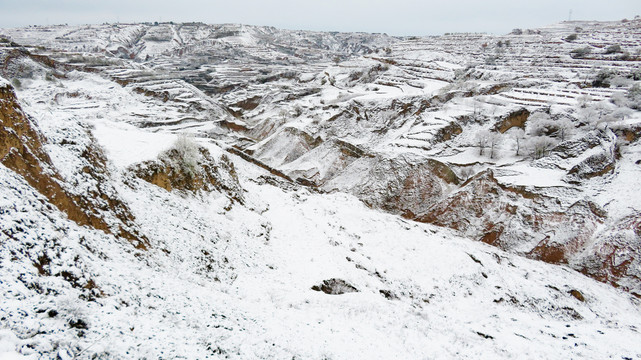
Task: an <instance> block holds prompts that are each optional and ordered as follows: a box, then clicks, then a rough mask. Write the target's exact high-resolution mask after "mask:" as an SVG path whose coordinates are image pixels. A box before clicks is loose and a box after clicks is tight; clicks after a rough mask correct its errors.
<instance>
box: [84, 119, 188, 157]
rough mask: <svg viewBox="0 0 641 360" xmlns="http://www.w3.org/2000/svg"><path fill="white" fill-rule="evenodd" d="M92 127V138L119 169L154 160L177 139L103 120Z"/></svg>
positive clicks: (175, 136) (169, 135) (172, 136)
mask: <svg viewBox="0 0 641 360" xmlns="http://www.w3.org/2000/svg"><path fill="white" fill-rule="evenodd" d="M94 126H95V129H94V131H93V134H94V136H96V138H97V139H98V142H99V143H100V145H102V147H103V148H104V149H105V151H106V153H107V155H108V157H109V159H110V160H111V161H112V162H113V163H114V165H116V166H118V167H121V168H126V167H128V166H129V165H132V164H135V163H139V162H143V161H146V160H152V159H155V158H156V157H157V156H158V154H160V153H161V152H163V151H164V150H167V149H169V148H170V147H171V145H172V144H173V143H174V141H176V139H177V135H174V134H168V133H157V134H156V133H150V132H147V131H142V130H140V129H139V128H137V127H135V126H133V125H130V124H126V123H115V122H112V121H108V120H104V119H103V120H100V121H96V122H95V123H94Z"/></svg>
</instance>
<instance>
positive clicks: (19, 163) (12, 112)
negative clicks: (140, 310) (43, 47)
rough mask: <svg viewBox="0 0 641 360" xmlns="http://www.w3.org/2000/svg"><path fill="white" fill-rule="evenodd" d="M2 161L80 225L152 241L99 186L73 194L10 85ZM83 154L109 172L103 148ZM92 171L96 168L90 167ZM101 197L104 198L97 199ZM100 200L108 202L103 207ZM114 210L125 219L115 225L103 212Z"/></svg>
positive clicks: (141, 243)
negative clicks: (105, 218) (86, 192)
mask: <svg viewBox="0 0 641 360" xmlns="http://www.w3.org/2000/svg"><path fill="white" fill-rule="evenodd" d="M0 121H1V126H0V162H2V164H4V165H5V166H6V167H8V168H9V169H11V170H13V171H15V172H16V173H18V174H19V175H21V176H22V177H24V179H25V180H26V181H27V182H28V183H29V184H30V185H31V186H33V187H34V188H35V189H36V190H37V191H38V192H40V193H41V194H42V195H44V196H45V197H46V198H47V199H48V200H49V202H51V204H53V205H54V206H56V207H57V208H58V209H60V211H62V212H64V213H65V214H67V217H68V218H69V219H70V220H72V221H74V222H76V223H77V224H78V225H80V226H89V227H92V228H94V229H97V230H101V231H104V232H106V233H109V234H113V235H116V236H119V237H123V238H125V239H128V240H130V241H131V242H132V243H133V244H134V245H135V246H136V247H137V248H140V249H146V248H147V245H148V242H147V240H146V238H145V237H144V236H142V235H141V234H139V233H138V232H137V231H136V230H135V226H134V217H133V215H132V214H131V213H130V211H129V209H128V208H127V206H126V205H125V204H124V203H122V202H121V201H120V200H118V199H116V198H113V197H112V196H110V195H108V194H106V193H103V192H101V191H100V188H97V189H96V190H95V192H92V193H90V194H81V195H77V194H72V193H70V192H69V191H67V190H66V189H65V187H64V182H63V180H62V179H61V177H60V176H59V174H58V172H57V170H56V169H55V168H54V166H53V165H52V162H51V159H50V158H49V155H48V154H47V153H46V152H45V151H44V149H43V144H44V143H45V142H46V139H45V138H44V137H43V136H42V135H41V134H40V133H39V131H38V130H37V128H36V127H35V125H34V124H33V123H32V122H31V121H30V119H29V118H28V117H27V116H26V115H25V114H24V113H23V112H22V109H21V108H20V105H19V104H18V102H17V99H16V96H15V93H14V92H13V89H11V88H10V87H8V86H7V87H2V88H0ZM83 156H84V157H85V158H86V159H87V160H88V161H89V162H90V163H91V164H92V165H93V166H94V167H95V168H96V169H99V170H96V174H97V176H98V173H99V172H102V173H103V174H104V173H106V161H105V159H104V157H103V156H102V153H101V152H100V150H99V149H98V148H97V147H95V146H90V147H89V148H87V149H86V150H85V152H84V153H83ZM89 171H92V170H89ZM97 199H100V200H102V201H96V200H97ZM99 204H104V205H103V206H102V207H103V208H100V206H99ZM100 211H109V212H111V213H113V214H114V215H115V216H116V217H117V218H118V219H119V220H120V221H121V222H122V223H121V225H120V226H119V227H118V228H117V229H114V228H113V227H112V226H110V225H109V224H107V223H106V222H105V220H104V218H103V217H102V216H101V215H100Z"/></svg>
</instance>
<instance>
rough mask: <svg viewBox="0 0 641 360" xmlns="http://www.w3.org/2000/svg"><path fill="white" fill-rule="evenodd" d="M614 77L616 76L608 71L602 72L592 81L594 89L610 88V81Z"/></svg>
mask: <svg viewBox="0 0 641 360" xmlns="http://www.w3.org/2000/svg"><path fill="white" fill-rule="evenodd" d="M613 77H614V74H613V73H612V72H610V71H608V70H601V71H600V72H599V73H598V74H597V76H596V78H595V79H594V80H593V81H592V86H593V87H601V88H609V87H610V81H611V80H612V78H613Z"/></svg>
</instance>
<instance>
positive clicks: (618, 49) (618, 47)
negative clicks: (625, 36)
mask: <svg viewBox="0 0 641 360" xmlns="http://www.w3.org/2000/svg"><path fill="white" fill-rule="evenodd" d="M620 52H623V50H622V49H621V45H618V44H615V45H610V46H608V47H607V48H606V49H605V53H606V54H617V53H620Z"/></svg>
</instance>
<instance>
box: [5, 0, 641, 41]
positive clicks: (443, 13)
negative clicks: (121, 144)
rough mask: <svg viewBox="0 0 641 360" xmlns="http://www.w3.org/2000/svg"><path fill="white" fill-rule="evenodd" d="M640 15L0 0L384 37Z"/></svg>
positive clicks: (478, 4) (583, 8)
mask: <svg viewBox="0 0 641 360" xmlns="http://www.w3.org/2000/svg"><path fill="white" fill-rule="evenodd" d="M570 10H572V19H573V20H620V19H623V18H628V19H632V18H634V17H635V15H641V0H530V1H516V0H512V1H510V0H479V1H474V0H449V1H448V0H441V1H433V0H424V1H419V0H325V1H309V0H308V1H304V0H299V1H295V0H272V1H268V0H262V1H261V0H224V1H222V0H140V1H135V0H101V1H97V0H0V27H16V26H26V25H36V24H38V25H48V24H49V25H51V24H61V23H69V24H89V23H94V24H95V23H103V22H133V21H176V22H183V21H202V22H205V23H243V24H253V25H271V26H275V27H279V28H285V29H303V30H327V31H364V32H381V33H383V32H384V33H387V34H390V35H437V34H442V33H445V32H463V31H470V32H488V33H496V34H503V33H507V32H509V31H511V30H512V29H514V28H534V27H540V26H544V25H548V24H553V23H556V22H559V21H563V20H567V19H568V16H569V12H570Z"/></svg>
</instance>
